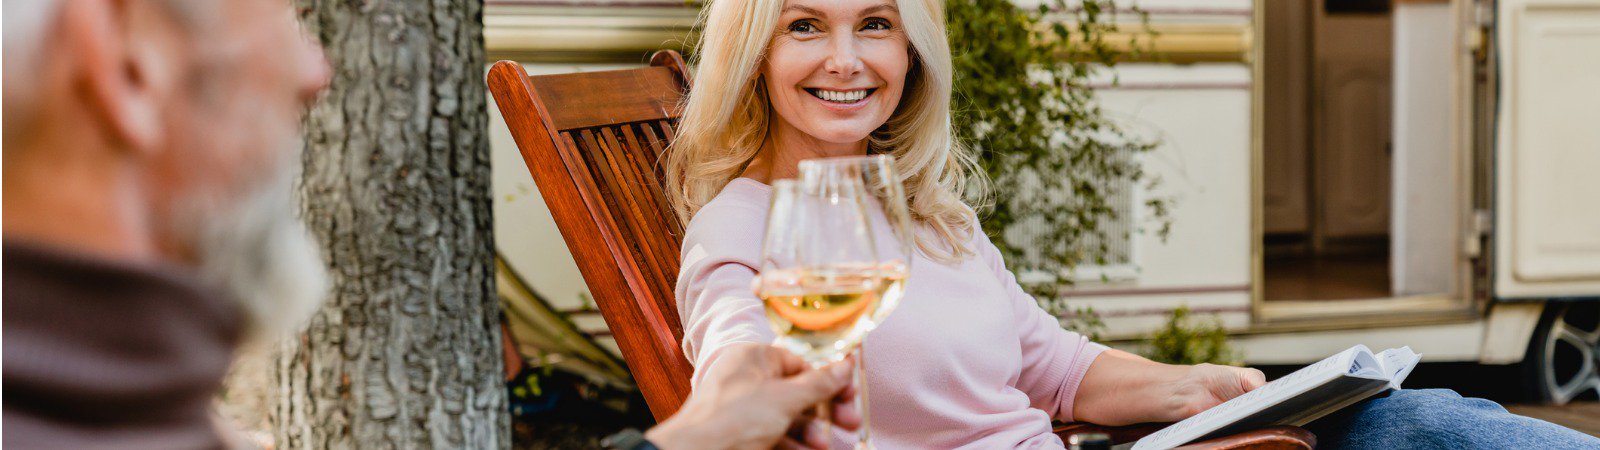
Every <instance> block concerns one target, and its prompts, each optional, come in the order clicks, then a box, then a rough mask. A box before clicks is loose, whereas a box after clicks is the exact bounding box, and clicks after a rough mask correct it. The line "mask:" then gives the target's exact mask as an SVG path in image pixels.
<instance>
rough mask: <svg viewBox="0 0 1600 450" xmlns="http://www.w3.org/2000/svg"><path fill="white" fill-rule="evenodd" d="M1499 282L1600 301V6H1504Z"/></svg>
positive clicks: (1539, 295)
mask: <svg viewBox="0 0 1600 450" xmlns="http://www.w3.org/2000/svg"><path fill="white" fill-rule="evenodd" d="M1496 16H1497V17H1496V18H1495V24H1496V27H1495V36H1494V39H1495V45H1494V48H1495V49H1496V50H1497V52H1498V53H1497V54H1496V58H1497V60H1498V67H1497V70H1496V72H1495V74H1496V76H1497V78H1498V92H1499V95H1498V97H1497V101H1496V106H1495V108H1496V114H1495V118H1496V123H1495V124H1494V125H1493V126H1494V130H1495V138H1494V139H1495V142H1494V163H1493V171H1494V175H1493V178H1494V183H1495V185H1494V202H1493V211H1494V227H1493V235H1492V236H1493V245H1494V247H1493V248H1494V260H1493V286H1494V291H1493V292H1494V294H1495V296H1496V297H1497V298H1502V299H1530V300H1532V299H1554V298H1596V299H1600V0H1500V1H1499V4H1498V11H1497V12H1496Z"/></svg>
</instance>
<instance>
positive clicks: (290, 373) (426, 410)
mask: <svg viewBox="0 0 1600 450" xmlns="http://www.w3.org/2000/svg"><path fill="white" fill-rule="evenodd" d="M296 3H297V4H298V6H299V7H300V8H301V11H302V13H301V21H302V23H303V24H304V25H305V26H306V27H307V30H308V31H310V32H311V33H312V34H314V35H315V36H316V37H317V38H318V39H320V40H321V42H322V43H323V45H324V46H325V48H326V50H327V56H328V60H329V62H330V63H331V64H332V66H333V68H334V78H333V81H332V85H331V86H330V89H329V91H328V92H327V93H326V94H325V97H324V98H323V99H321V100H320V101H319V102H318V103H317V104H316V105H315V106H313V107H312V110H311V112H310V114H309V115H308V117H307V119H306V140H305V143H306V147H305V153H304V156H303V157H302V159H303V161H302V162H303V163H304V172H303V173H302V175H301V179H300V185H299V194H300V195H301V199H302V205H303V207H302V210H301V213H302V215H303V217H304V218H305V221H306V223H307V226H309V227H310V228H311V230H312V233H313V234H315V235H316V237H317V238H318V239H319V241H320V242H322V248H323V256H324V258H325V259H326V260H327V265H328V270H329V271H330V279H331V281H332V292H331V293H330V294H329V297H328V303H327V304H326V305H325V306H323V308H322V310H321V311H320V312H318V313H317V314H316V316H315V317H313V318H312V319H311V321H310V323H309V324H308V326H307V329H306V330H305V331H304V333H303V334H301V335H300V336H298V339H295V340H291V341H289V342H285V343H284V344H283V345H282V347H281V348H280V354H279V356H278V360H277V364H276V367H275V369H274V376H275V378H276V386H277V389H278V391H277V392H276V393H274V395H273V396H272V397H273V398H274V402H275V404H274V405H273V414H272V419H273V425H274V429H275V431H274V433H275V436H274V437H275V441H276V445H277V447H278V448H283V449H318V450H321V449H353V448H361V449H390V448H400V449H413V448H470V449H503V448H509V445H510V431H509V430H510V429H509V423H508V421H507V420H508V419H507V414H506V395H505V391H504V385H503V382H502V377H503V373H502V369H501V365H502V361H501V359H500V328H499V308H498V303H497V301H496V298H495V289H494V267H493V264H494V253H493V252H494V241H493V233H492V228H491V211H490V203H489V201H490V192H489V176H490V175H489V174H490V172H489V147H488V140H487V137H486V136H487V128H486V121H487V120H488V115H487V111H486V110H485V91H484V89H485V87H484V82H483V68H484V55H483V4H482V0H432V1H383V0H296Z"/></svg>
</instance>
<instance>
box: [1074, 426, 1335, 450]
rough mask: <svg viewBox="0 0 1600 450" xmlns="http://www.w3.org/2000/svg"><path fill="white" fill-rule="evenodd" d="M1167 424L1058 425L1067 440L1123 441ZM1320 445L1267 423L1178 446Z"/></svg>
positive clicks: (1185, 449)
mask: <svg viewBox="0 0 1600 450" xmlns="http://www.w3.org/2000/svg"><path fill="white" fill-rule="evenodd" d="M1165 426H1167V424H1164V423H1142V424H1138V425H1128V426H1121V427H1107V426H1101V425H1095V424H1092V423H1082V422H1078V423H1069V424H1064V425H1060V426H1057V427H1056V429H1055V433H1056V436H1060V437H1061V440H1062V441H1063V442H1065V441H1066V440H1067V437H1068V436H1072V435H1074V434H1077V433H1105V434H1106V435H1107V436H1110V437H1111V442H1114V443H1118V444H1122V443H1127V442H1133V441H1136V440H1139V438H1142V437H1145V436H1146V435H1149V434H1150V433H1154V432H1156V430H1160V429H1161V428H1162V427H1165ZM1316 446H1317V437H1316V436H1315V435H1313V434H1311V432H1310V431H1306V430H1305V429H1304V428H1300V427H1288V426H1278V427H1267V428H1262V429H1258V430H1251V431H1246V432H1243V433H1239V434H1235V435H1232V436H1223V437H1219V438H1216V439H1209V440H1205V441H1200V442H1195V443H1192V444H1189V445H1185V446H1182V447H1178V448H1179V449H1182V450H1311V449H1313V448H1316Z"/></svg>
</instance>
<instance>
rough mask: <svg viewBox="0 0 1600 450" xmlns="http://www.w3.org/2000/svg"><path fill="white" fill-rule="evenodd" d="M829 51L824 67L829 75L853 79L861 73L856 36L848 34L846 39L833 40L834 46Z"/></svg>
mask: <svg viewBox="0 0 1600 450" xmlns="http://www.w3.org/2000/svg"><path fill="white" fill-rule="evenodd" d="M829 50H830V53H829V54H828V61H827V62H826V63H825V64H824V65H823V68H824V69H826V70H827V71H828V74H829V75H834V76H837V77H840V78H852V77H855V76H856V74H857V73H860V72H861V66H862V63H861V57H860V55H859V54H857V52H856V40H855V37H854V36H850V35H848V34H847V35H845V36H844V37H841V38H838V39H833V45H832V46H831V48H830V49H829Z"/></svg>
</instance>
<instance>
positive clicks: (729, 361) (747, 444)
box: [645, 344, 861, 450]
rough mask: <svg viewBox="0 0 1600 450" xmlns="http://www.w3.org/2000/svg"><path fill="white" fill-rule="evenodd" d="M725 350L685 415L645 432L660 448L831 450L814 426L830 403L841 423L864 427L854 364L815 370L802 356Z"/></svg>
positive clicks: (754, 347)
mask: <svg viewBox="0 0 1600 450" xmlns="http://www.w3.org/2000/svg"><path fill="white" fill-rule="evenodd" d="M720 351H721V352H723V353H724V354H723V355H722V356H720V357H718V358H717V359H716V362H715V363H713V364H712V365H711V366H710V367H709V368H708V369H707V370H708V372H706V376H705V378H703V379H702V380H701V381H700V386H699V387H698V388H697V389H695V391H694V393H693V394H691V395H690V396H689V399H688V401H686V402H684V404H683V408H682V409H679V410H678V413H677V414H675V415H673V416H672V417H671V418H669V419H667V420H666V421H665V422H662V423H661V424H660V425H657V426H656V427H655V428H652V429H650V431H648V432H646V433H645V437H646V438H647V439H649V440H650V442H652V443H654V444H655V445H656V446H657V447H660V448H661V449H662V450H680V449H769V448H773V447H774V446H777V447H779V448H796V449H798V448H827V446H828V440H829V439H830V438H831V436H830V433H829V432H828V430H827V429H826V427H822V426H813V425H812V422H813V420H812V413H813V412H814V408H813V406H815V405H816V404H818V403H820V402H823V401H825V400H831V401H832V404H833V408H832V414H831V415H832V416H833V421H834V423H835V424H837V425H839V426H840V427H843V428H845V429H855V428H856V427H858V426H860V424H861V417H860V415H859V414H858V413H857V412H856V409H855V407H854V405H852V404H851V403H850V401H851V400H852V399H853V398H854V397H855V395H854V393H853V392H854V391H853V389H851V386H850V378H851V377H850V369H851V367H852V364H853V363H854V362H853V361H843V362H839V363H835V364H832V365H829V366H827V367H824V368H822V369H818V370H811V369H810V368H809V366H808V365H807V364H806V362H805V361H804V360H802V359H800V357H798V356H795V355H794V354H792V353H789V352H788V351H787V350H783V349H781V348H777V347H773V346H769V345H759V344H735V345H730V346H728V347H727V348H724V349H722V350H720Z"/></svg>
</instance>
